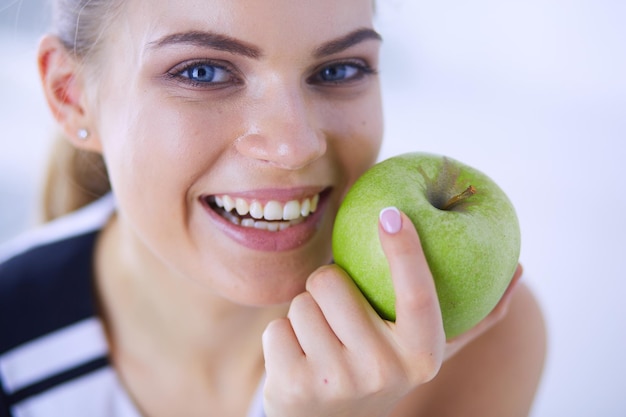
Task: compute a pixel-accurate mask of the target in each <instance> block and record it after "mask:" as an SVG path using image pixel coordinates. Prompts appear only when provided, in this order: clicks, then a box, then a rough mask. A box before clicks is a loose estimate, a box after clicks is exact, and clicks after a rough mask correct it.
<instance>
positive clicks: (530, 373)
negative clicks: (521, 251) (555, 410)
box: [405, 284, 546, 417]
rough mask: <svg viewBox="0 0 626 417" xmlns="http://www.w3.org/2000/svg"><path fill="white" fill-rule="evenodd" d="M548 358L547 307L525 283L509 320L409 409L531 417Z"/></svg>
mask: <svg viewBox="0 0 626 417" xmlns="http://www.w3.org/2000/svg"><path fill="white" fill-rule="evenodd" d="M545 355H546V328H545V323H544V319H543V314H542V312H541V308H540V306H539V304H538V302H537V300H536V298H535V296H534V294H533V293H532V291H531V290H530V289H529V288H528V287H527V286H526V285H523V284H520V285H519V287H518V288H517V289H516V291H515V293H514V295H513V298H512V300H511V304H510V307H509V310H508V312H507V314H506V316H505V317H504V319H503V320H502V321H501V322H499V323H498V324H496V325H495V326H494V327H492V328H491V329H489V330H488V331H487V332H486V333H484V334H483V335H481V336H480V337H479V338H477V339H476V340H474V341H472V342H471V343H470V344H469V345H467V346H466V347H465V348H463V350H461V351H460V352H459V353H457V354H456V355H455V356H454V357H452V358H451V359H450V360H448V361H447V362H446V363H444V365H443V366H442V368H441V370H440V372H439V374H438V375H437V377H435V379H433V381H431V382H430V383H429V384H427V385H425V386H423V387H421V388H420V390H419V392H415V393H414V394H413V395H410V396H409V397H408V398H407V401H406V404H405V405H406V406H407V408H406V409H409V408H412V409H416V408H418V409H420V410H424V406H425V408H426V410H424V412H423V415H464V416H466V417H472V416H481V417H490V416H493V417H499V416H515V417H522V416H528V415H529V413H530V409H531V407H532V403H533V399H534V397H535V394H536V391H537V387H538V385H539V382H540V380H541V375H542V372H543V366H544V360H545ZM416 404H419V407H415V405H416ZM420 415H421V414H420Z"/></svg>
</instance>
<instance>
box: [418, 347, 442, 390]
mask: <svg viewBox="0 0 626 417" xmlns="http://www.w3.org/2000/svg"><path fill="white" fill-rule="evenodd" d="M441 363H442V361H441V358H440V355H438V354H436V353H435V352H427V351H424V352H421V353H419V354H418V355H416V357H415V359H414V363H413V366H412V370H413V372H412V374H413V375H414V378H415V379H416V380H417V381H418V382H419V383H420V384H421V383H426V382H429V381H431V380H432V379H433V378H435V376H437V374H438V373H439V370H440V369H441Z"/></svg>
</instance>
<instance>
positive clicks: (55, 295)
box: [0, 206, 103, 354]
mask: <svg viewBox="0 0 626 417" xmlns="http://www.w3.org/2000/svg"><path fill="white" fill-rule="evenodd" d="M95 211H98V210H97V206H94V207H89V208H88V209H87V210H83V211H80V212H76V213H74V214H72V215H69V216H67V217H64V218H61V219H59V220H58V221H55V222H52V223H50V224H47V225H45V226H43V227H41V228H39V229H36V230H34V231H32V232H29V233H27V234H25V235H23V236H20V237H18V238H16V239H15V240H13V241H10V242H8V243H6V244H4V245H2V247H0V334H1V335H2V337H0V354H2V353H3V352H7V351H9V350H11V349H12V348H15V347H16V346H18V345H20V344H23V343H26V342H28V341H30V340H32V339H34V338H36V337H39V336H41V335H44V334H46V333H48V332H51V331H53V330H56V329H58V328H61V327H64V326H66V325H69V324H72V323H74V322H76V321H79V320H82V319H84V318H86V317H88V316H89V315H91V314H92V312H93V305H92V298H91V295H92V291H91V279H90V277H91V264H92V253H93V245H94V244H95V239H96V235H97V232H98V230H99V228H100V227H101V226H102V223H103V222H102V220H103V218H100V217H102V216H96V215H95V214H96V213H95Z"/></svg>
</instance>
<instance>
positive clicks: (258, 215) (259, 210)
mask: <svg viewBox="0 0 626 417" xmlns="http://www.w3.org/2000/svg"><path fill="white" fill-rule="evenodd" d="M250 215H251V216H252V217H254V218H255V219H262V218H263V206H262V205H261V203H259V202H258V201H253V202H252V204H250Z"/></svg>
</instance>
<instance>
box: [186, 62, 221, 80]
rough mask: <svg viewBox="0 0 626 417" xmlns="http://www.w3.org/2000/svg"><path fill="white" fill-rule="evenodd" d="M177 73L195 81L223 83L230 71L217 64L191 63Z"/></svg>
mask: <svg viewBox="0 0 626 417" xmlns="http://www.w3.org/2000/svg"><path fill="white" fill-rule="evenodd" d="M179 75H180V76H181V77H184V78H188V79H189V80H190V81H192V82H196V83H223V82H226V81H228V80H229V79H230V73H229V72H228V71H227V70H226V69H224V68H221V67H219V66H216V65H211V64H203V63H197V64H191V65H189V66H188V67H186V68H185V69H183V70H182V71H180V72H179Z"/></svg>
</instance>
